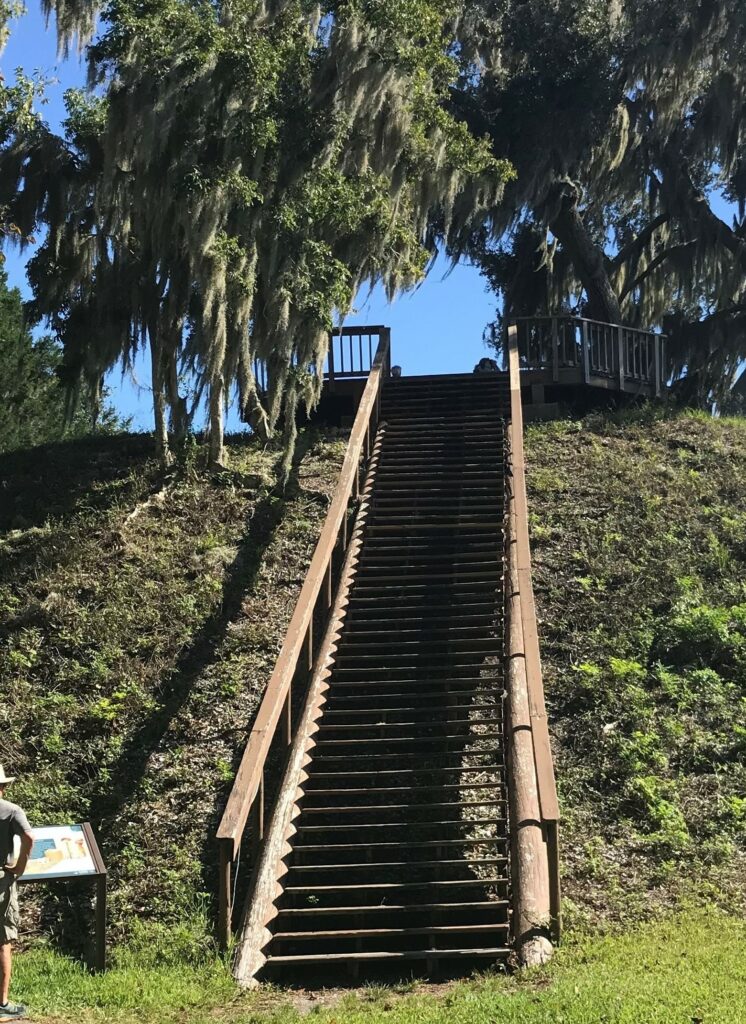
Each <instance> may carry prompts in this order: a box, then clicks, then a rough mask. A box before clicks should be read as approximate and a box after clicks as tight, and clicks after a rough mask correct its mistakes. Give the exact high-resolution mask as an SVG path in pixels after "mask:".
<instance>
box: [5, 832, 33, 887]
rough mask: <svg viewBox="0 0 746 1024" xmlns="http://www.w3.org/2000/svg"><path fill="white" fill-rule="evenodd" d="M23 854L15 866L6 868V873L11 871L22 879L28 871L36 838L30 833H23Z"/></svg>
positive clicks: (19, 855)
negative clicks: (27, 867) (27, 866)
mask: <svg viewBox="0 0 746 1024" xmlns="http://www.w3.org/2000/svg"><path fill="white" fill-rule="evenodd" d="M20 838H21V852H20V853H19V854H18V859H17V860H16V862H15V864H11V865H10V866H9V867H7V868H6V871H10V872H11V873H12V874H14V875H15V876H16V878H20V877H21V875H22V874H23V872H24V871H25V870H26V865H27V864H28V859H29V857H30V856H31V849H32V847H33V845H34V837H33V835H32V834H31V833H30V832H21V837H20Z"/></svg>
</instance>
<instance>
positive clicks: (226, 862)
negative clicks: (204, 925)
mask: <svg viewBox="0 0 746 1024" xmlns="http://www.w3.org/2000/svg"><path fill="white" fill-rule="evenodd" d="M232 865H233V843H232V842H231V841H230V840H229V839H220V840H218V945H219V946H220V949H222V950H223V952H225V950H226V949H227V948H228V946H229V945H230V941H231V917H232V915H233V906H232V902H233V897H232V892H231V875H232V870H231V869H232Z"/></svg>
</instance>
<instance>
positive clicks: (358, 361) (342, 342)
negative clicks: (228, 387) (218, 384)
mask: <svg viewBox="0 0 746 1024" xmlns="http://www.w3.org/2000/svg"><path fill="white" fill-rule="evenodd" d="M387 330H388V328H387V327H383V326H382V325H381V324H376V325H375V326H370V325H365V326H364V327H337V328H335V330H333V331H332V332H331V334H330V336H329V350H328V352H327V357H326V366H325V368H324V380H325V381H326V382H327V384H328V386H329V388H330V390H332V391H333V390H334V384H335V382H336V381H338V380H359V379H360V378H362V377H367V376H368V374H369V373H370V369H371V367H372V366H373V360H374V358H375V355H376V352H377V349H378V343H379V340H380V339H381V337H382V336H383V334H384V333H385V332H386V331H387ZM389 368H390V367H389ZM313 369H314V368H313V366H310V367H309V370H311V371H312V372H313ZM254 377H255V379H256V383H257V387H258V389H259V391H260V392H262V391H266V390H267V388H268V387H269V372H268V370H267V364H266V363H265V362H264V360H262V359H255V360H254Z"/></svg>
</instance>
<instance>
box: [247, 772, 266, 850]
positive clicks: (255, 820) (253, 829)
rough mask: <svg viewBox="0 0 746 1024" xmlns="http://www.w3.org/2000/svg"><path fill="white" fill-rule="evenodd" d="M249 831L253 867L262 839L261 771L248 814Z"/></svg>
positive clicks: (262, 780)
mask: <svg viewBox="0 0 746 1024" xmlns="http://www.w3.org/2000/svg"><path fill="white" fill-rule="evenodd" d="M249 829H250V838H251V863H252V865H255V864H256V862H257V860H258V859H259V851H260V849H261V846H262V839H264V772H263V771H262V777H261V781H260V783H259V789H258V790H257V794H256V796H255V797H254V803H253V804H252V805H251V811H250V813H249Z"/></svg>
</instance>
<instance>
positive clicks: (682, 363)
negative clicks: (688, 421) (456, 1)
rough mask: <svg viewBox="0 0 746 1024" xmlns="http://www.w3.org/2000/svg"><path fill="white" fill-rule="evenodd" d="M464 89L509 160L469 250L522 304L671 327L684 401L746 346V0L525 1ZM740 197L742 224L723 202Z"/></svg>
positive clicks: (709, 388)
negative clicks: (483, 70) (495, 53)
mask: <svg viewBox="0 0 746 1024" xmlns="http://www.w3.org/2000/svg"><path fill="white" fill-rule="evenodd" d="M502 26H503V27H502V31H501V39H502V41H503V45H502V50H501V63H500V66H499V68H496V69H495V70H494V72H493V73H487V74H485V75H483V76H482V77H481V78H480V79H479V81H478V82H475V83H474V84H473V85H472V86H471V87H470V88H468V89H466V90H464V91H463V93H461V94H460V95H459V97H458V102H459V104H460V107H461V109H462V110H463V111H464V113H465V116H466V117H467V118H468V120H469V123H470V124H471V126H472V128H473V129H474V130H476V131H480V132H487V133H489V135H490V138H491V140H492V145H493V150H494V152H496V153H499V154H500V155H501V156H502V157H504V158H508V159H509V160H511V161H512V163H513V164H514V166H515V168H516V172H517V173H516V176H515V178H514V179H513V180H512V181H511V182H510V184H509V185H508V187H507V189H506V191H505V194H504V197H503V199H502V201H501V203H500V204H499V206H498V207H497V209H496V210H494V211H492V216H491V222H490V224H489V226H488V228H485V225H484V224H481V223H479V220H477V223H476V226H474V225H473V226H472V231H471V233H470V234H469V235H468V239H467V240H465V241H462V243H461V248H462V251H467V252H469V253H470V254H471V255H472V256H473V258H474V259H475V260H476V262H477V263H478V264H479V265H480V266H481V267H482V269H483V270H484V272H485V274H486V275H487V277H488V279H489V280H490V282H491V283H492V285H493V287H494V288H495V290H496V291H498V292H500V293H501V294H502V296H503V299H504V305H503V310H502V317H501V320H500V322H499V324H498V326H500V325H501V323H502V322H503V321H504V320H505V319H506V318H509V317H510V316H513V315H521V314H523V315H532V314H534V313H549V312H552V313H556V312H561V311H570V310H573V311H578V312H581V313H584V314H585V315H587V316H590V317H591V318H595V319H598V320H602V321H606V322H611V323H630V324H633V325H637V326H644V327H651V326H661V327H663V328H664V329H665V330H666V332H667V333H668V334H669V335H670V337H671V340H672V344H671V345H670V346H669V352H670V353H671V356H672V360H673V362H672V366H671V368H670V369H671V371H672V372H673V373H674V375H676V376H680V375H683V374H685V375H686V385H687V392H688V395H689V397H691V398H695V399H697V398H698V399H699V400H702V401H708V400H710V399H711V398H713V397H715V398H717V397H720V396H722V394H723V392H724V391H727V389H728V388H729V387H730V384H731V382H732V380H733V377H734V374H735V373H736V372H737V369H738V367H739V365H740V364H741V363H742V361H743V359H744V357H746V335H745V333H744V329H745V327H746V293H745V292H744V282H745V281H746V278H745V277H744V271H745V270H746V223H745V222H744V208H745V203H746V173H745V172H744V168H745V167H746V163H745V162H744V158H745V157H746V150H745V149H744V113H745V112H746V103H745V100H746V96H745V93H744V91H745V90H746V75H744V71H745V70H746V15H745V14H744V10H743V5H742V4H740V3H738V2H737V0H706V2H701V0H684V2H682V3H679V4H675V5H674V4H661V3H658V2H655V0H628V2H625V3H606V2H603V3H602V2H599V0H595V2H585V0H554V2H546V0H529V2H526V3H513V2H511V3H508V4H507V5H506V6H505V8H504V9H503V19H502ZM717 196H722V197H724V198H725V199H727V200H730V201H731V202H732V203H734V204H735V213H734V217H733V222H732V223H730V224H729V223H726V222H725V221H724V220H723V219H721V217H720V216H718V215H717V214H716V213H715V211H714V209H713V205H712V203H713V198H714V197H717Z"/></svg>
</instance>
